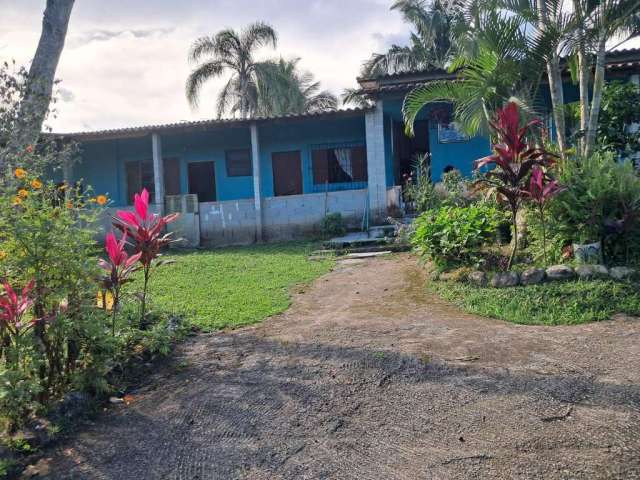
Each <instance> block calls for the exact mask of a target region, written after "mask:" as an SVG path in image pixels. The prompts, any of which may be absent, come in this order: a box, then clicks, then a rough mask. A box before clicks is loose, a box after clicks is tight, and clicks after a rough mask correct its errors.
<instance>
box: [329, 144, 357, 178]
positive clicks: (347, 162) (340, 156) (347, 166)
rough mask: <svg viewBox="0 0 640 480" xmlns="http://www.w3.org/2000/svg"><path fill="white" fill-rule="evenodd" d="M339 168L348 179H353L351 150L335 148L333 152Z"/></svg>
mask: <svg viewBox="0 0 640 480" xmlns="http://www.w3.org/2000/svg"><path fill="white" fill-rule="evenodd" d="M333 153H334V155H335V156H336V159H337V160H338V164H339V165H340V168H342V170H343V171H344V173H346V174H347V175H349V177H350V179H351V178H353V167H352V163H351V148H336V149H334V150H333Z"/></svg>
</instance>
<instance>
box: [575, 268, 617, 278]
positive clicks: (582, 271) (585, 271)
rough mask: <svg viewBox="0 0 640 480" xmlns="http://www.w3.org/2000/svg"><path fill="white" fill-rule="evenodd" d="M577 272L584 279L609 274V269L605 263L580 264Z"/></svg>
mask: <svg viewBox="0 0 640 480" xmlns="http://www.w3.org/2000/svg"><path fill="white" fill-rule="evenodd" d="M575 272H576V275H577V276H578V278H581V279H583V280H589V279H592V278H602V277H606V276H608V275H609V270H608V269H607V267H605V266H604V265H578V266H577V267H576V269H575Z"/></svg>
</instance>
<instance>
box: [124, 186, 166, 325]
mask: <svg viewBox="0 0 640 480" xmlns="http://www.w3.org/2000/svg"><path fill="white" fill-rule="evenodd" d="M134 206H135V212H130V211H128V210H119V211H118V213H117V217H116V218H115V219H114V222H113V226H114V227H115V228H117V229H118V230H120V231H121V232H122V234H123V235H126V236H129V237H130V238H131V239H132V240H133V242H134V247H135V251H136V254H140V257H139V259H140V262H141V263H142V271H143V282H144V283H143V288H142V294H141V296H140V324H141V325H143V324H144V319H145V315H146V307H147V292H148V289H149V278H150V276H151V269H152V267H159V266H161V265H163V264H166V263H167V262H163V261H161V260H159V257H160V256H161V253H160V252H161V250H162V249H163V248H164V247H166V246H167V245H169V244H170V243H172V242H174V241H175V240H174V239H173V238H172V232H169V233H164V228H165V227H166V226H167V225H168V224H169V223H171V222H173V221H175V220H176V219H177V218H178V216H179V213H173V214H170V215H166V216H164V217H163V216H160V215H157V214H155V213H151V212H149V192H148V191H147V189H146V188H145V189H143V190H142V192H141V193H139V194H138V193H136V194H135V196H134Z"/></svg>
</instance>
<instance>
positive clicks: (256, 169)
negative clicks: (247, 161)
mask: <svg viewBox="0 0 640 480" xmlns="http://www.w3.org/2000/svg"><path fill="white" fill-rule="evenodd" d="M251 161H252V165H253V201H254V208H255V211H256V242H262V185H261V178H262V177H261V175H260V143H259V138H258V125H257V124H256V123H255V122H254V123H252V124H251Z"/></svg>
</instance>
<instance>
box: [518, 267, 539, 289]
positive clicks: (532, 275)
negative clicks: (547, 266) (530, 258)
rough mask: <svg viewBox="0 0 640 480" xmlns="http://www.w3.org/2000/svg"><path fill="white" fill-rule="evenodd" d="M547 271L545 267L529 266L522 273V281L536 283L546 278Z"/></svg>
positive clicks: (525, 283)
mask: <svg viewBox="0 0 640 480" xmlns="http://www.w3.org/2000/svg"><path fill="white" fill-rule="evenodd" d="M544 277H545V273H544V269H543V268H527V269H526V270H525V271H524V272H522V273H521V274H520V283H522V285H535V284H537V283H540V282H542V281H543V280H544Z"/></svg>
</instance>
